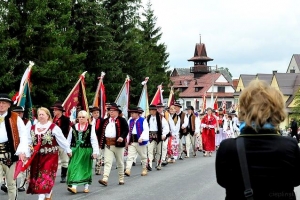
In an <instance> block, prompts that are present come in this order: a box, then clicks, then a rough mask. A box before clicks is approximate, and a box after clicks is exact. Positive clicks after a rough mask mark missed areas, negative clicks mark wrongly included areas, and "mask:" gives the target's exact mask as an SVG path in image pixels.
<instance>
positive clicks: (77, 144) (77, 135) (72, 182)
mask: <svg viewBox="0 0 300 200" xmlns="http://www.w3.org/2000/svg"><path fill="white" fill-rule="evenodd" d="M88 116H89V114H88V113H87V112H86V111H85V110H81V111H80V112H79V113H78V117H77V118H78V120H79V121H78V122H79V123H77V124H75V125H73V126H72V129H71V130H70V133H69V136H68V142H69V143H70V144H71V148H72V152H73V155H72V157H71V159H70V164H69V168H68V178H67V184H68V185H69V186H71V187H68V191H69V192H72V193H74V194H76V193H77V186H78V185H84V190H83V192H84V193H88V192H89V185H90V184H91V183H92V168H93V159H96V158H97V156H98V154H99V145H98V140H97V136H96V132H95V125H91V124H89V122H88Z"/></svg>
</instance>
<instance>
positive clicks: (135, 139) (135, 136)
mask: <svg viewBox="0 0 300 200" xmlns="http://www.w3.org/2000/svg"><path fill="white" fill-rule="evenodd" d="M138 141H139V138H138V136H137V134H132V135H131V142H138Z"/></svg>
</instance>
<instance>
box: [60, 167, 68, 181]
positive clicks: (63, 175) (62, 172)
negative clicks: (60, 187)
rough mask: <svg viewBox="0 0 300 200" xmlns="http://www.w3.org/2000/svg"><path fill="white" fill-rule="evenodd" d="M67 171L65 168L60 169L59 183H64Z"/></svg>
mask: <svg viewBox="0 0 300 200" xmlns="http://www.w3.org/2000/svg"><path fill="white" fill-rule="evenodd" d="M67 171H68V168H66V167H62V168H61V181H60V182H61V183H65V182H66V177H67Z"/></svg>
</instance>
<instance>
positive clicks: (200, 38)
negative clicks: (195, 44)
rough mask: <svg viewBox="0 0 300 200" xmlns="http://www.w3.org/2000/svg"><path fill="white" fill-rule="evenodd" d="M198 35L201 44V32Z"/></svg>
mask: <svg viewBox="0 0 300 200" xmlns="http://www.w3.org/2000/svg"><path fill="white" fill-rule="evenodd" d="M199 36H200V44H201V34H199Z"/></svg>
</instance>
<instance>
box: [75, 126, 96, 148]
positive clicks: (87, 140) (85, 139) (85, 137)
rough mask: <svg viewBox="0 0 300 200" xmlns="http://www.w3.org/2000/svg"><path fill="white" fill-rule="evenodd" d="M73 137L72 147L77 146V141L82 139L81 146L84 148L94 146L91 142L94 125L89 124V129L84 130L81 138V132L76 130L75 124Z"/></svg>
mask: <svg viewBox="0 0 300 200" xmlns="http://www.w3.org/2000/svg"><path fill="white" fill-rule="evenodd" d="M72 129H73V131H72V139H71V147H76V142H77V141H78V140H79V139H81V141H82V142H81V144H80V147H82V148H90V147H92V144H91V132H92V126H91V125H90V124H89V125H88V127H87V129H86V130H85V131H82V135H81V138H79V132H80V131H78V130H76V128H75V125H73V126H72Z"/></svg>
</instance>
